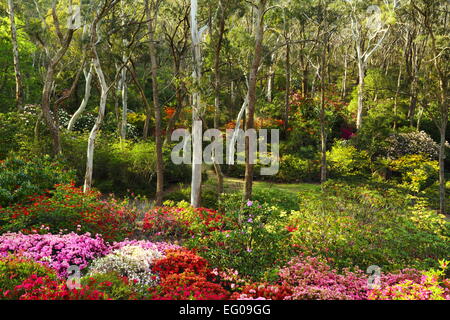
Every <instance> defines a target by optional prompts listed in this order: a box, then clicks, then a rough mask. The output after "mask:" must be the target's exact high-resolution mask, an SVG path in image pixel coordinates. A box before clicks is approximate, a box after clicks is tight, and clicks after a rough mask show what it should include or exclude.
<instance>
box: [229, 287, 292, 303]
mask: <svg viewBox="0 0 450 320" xmlns="http://www.w3.org/2000/svg"><path fill="white" fill-rule="evenodd" d="M291 295H292V288H291V287H290V286H286V285H279V284H269V283H252V284H250V285H247V286H245V287H244V288H243V289H242V291H241V292H235V293H233V295H232V296H231V299H235V300H254V299H259V300H263V299H266V300H284V299H286V297H290V296H291Z"/></svg>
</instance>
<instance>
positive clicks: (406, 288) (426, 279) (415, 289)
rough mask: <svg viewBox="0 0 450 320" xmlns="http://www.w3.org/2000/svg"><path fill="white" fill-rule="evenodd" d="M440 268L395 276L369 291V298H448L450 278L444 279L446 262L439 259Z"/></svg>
mask: <svg viewBox="0 0 450 320" xmlns="http://www.w3.org/2000/svg"><path fill="white" fill-rule="evenodd" d="M440 264H441V269H440V270H433V269H432V270H429V271H426V272H422V273H421V274H420V275H419V274H414V275H411V274H410V275H409V276H407V277H404V278H403V279H402V278H401V277H397V279H396V280H397V281H396V282H394V283H392V284H384V283H382V285H381V286H380V287H379V288H375V289H373V290H371V291H370V292H369V295H368V299H369V300H450V280H449V279H445V270H446V268H447V264H448V262H446V261H441V262H440ZM393 277H395V276H393Z"/></svg>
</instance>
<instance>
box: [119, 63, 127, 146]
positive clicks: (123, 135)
mask: <svg viewBox="0 0 450 320" xmlns="http://www.w3.org/2000/svg"><path fill="white" fill-rule="evenodd" d="M125 59H126V57H124V60H125ZM124 62H125V61H124ZM121 84H122V119H121V122H120V138H121V139H122V140H125V139H126V137H127V120H128V119H127V115H128V84H127V69H126V68H123V69H122V72H121Z"/></svg>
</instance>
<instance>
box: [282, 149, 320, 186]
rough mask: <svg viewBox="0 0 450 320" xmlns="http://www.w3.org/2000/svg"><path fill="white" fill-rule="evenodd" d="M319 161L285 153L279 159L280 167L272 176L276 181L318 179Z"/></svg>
mask: <svg viewBox="0 0 450 320" xmlns="http://www.w3.org/2000/svg"><path fill="white" fill-rule="evenodd" d="M319 167H320V166H319V161H317V160H310V159H302V158H300V157H297V156H295V155H291V154H286V155H283V156H282V157H281V159H280V169H279V172H278V173H277V175H276V176H275V177H274V178H275V179H276V180H277V181H282V182H295V181H303V182H305V181H306V182H307V181H318V180H319V179H318V177H319V176H320V174H319V172H320V168H319Z"/></svg>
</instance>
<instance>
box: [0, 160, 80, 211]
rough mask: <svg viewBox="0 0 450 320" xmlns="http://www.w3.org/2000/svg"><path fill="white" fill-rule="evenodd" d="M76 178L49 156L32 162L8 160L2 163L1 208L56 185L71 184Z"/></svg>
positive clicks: (71, 172)
mask: <svg viewBox="0 0 450 320" xmlns="http://www.w3.org/2000/svg"><path fill="white" fill-rule="evenodd" d="M74 177H75V175H74V172H73V171H70V170H67V169H65V167H64V166H63V165H62V164H61V163H60V162H57V161H52V160H51V159H50V157H48V156H46V157H43V158H34V159H32V160H25V159H22V158H8V159H6V160H5V161H2V162H0V206H8V205H11V204H15V203H18V202H23V201H25V200H27V197H30V196H32V195H34V194H42V193H44V192H45V191H46V190H50V189H52V188H53V186H54V185H55V184H60V183H69V182H71V181H72V180H73V179H74Z"/></svg>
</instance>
